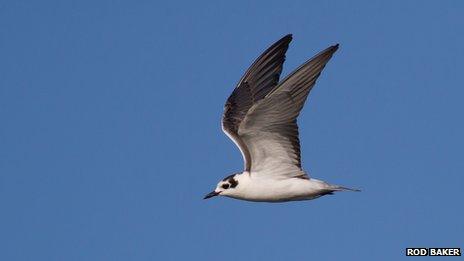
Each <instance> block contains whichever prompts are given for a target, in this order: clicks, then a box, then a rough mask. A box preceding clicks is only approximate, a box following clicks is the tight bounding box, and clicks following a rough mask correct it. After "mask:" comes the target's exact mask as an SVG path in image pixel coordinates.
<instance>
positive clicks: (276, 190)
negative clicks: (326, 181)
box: [231, 179, 323, 202]
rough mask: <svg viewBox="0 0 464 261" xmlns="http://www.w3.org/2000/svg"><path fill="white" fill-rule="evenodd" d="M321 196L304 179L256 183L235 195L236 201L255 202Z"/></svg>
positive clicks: (308, 198)
mask: <svg viewBox="0 0 464 261" xmlns="http://www.w3.org/2000/svg"><path fill="white" fill-rule="evenodd" d="M322 195H323V194H322V193H321V190H320V189H319V188H317V187H314V186H313V185H312V184H311V182H309V181H308V180H304V179H291V180H283V181H257V182H253V184H248V186H247V188H246V189H244V190H243V191H242V193H239V194H237V195H234V196H231V197H233V198H236V199H241V200H247V201H255V202H286V201H298V200H310V199H315V198H318V197H320V196H322Z"/></svg>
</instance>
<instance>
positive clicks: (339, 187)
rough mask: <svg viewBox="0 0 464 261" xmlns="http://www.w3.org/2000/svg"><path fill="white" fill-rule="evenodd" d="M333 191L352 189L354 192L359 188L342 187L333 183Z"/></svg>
mask: <svg viewBox="0 0 464 261" xmlns="http://www.w3.org/2000/svg"><path fill="white" fill-rule="evenodd" d="M332 189H333V191H354V192H360V191H361V190H360V189H354V188H347V187H342V186H338V185H333V186H332Z"/></svg>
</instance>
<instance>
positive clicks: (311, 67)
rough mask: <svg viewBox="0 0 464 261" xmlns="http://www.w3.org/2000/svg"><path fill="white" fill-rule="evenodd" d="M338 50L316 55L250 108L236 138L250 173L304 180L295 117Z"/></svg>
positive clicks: (335, 48)
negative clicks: (246, 156)
mask: <svg viewBox="0 0 464 261" xmlns="http://www.w3.org/2000/svg"><path fill="white" fill-rule="evenodd" d="M337 49H338V45H334V46H331V47H329V48H327V49H326V50H324V51H322V52H320V53H319V54H317V55H316V56H315V57H313V58H312V59H310V60H309V61H308V62H306V63H305V64H303V65H302V66H300V67H299V68H298V69H296V70H295V71H294V72H293V73H291V74H290V75H289V76H288V77H286V78H285V79H284V80H283V81H282V82H281V83H280V84H279V85H278V86H276V88H274V89H273V90H272V91H271V92H269V93H268V94H267V95H266V97H265V98H264V99H262V100H261V101H259V102H258V103H256V104H254V105H253V106H252V108H250V110H249V112H248V114H247V115H246V117H245V118H244V119H243V122H242V124H241V125H240V128H239V129H238V135H239V136H240V138H241V141H242V142H243V143H245V144H246V146H247V148H248V153H249V154H250V159H251V169H250V170H251V172H252V173H256V175H261V174H260V173H266V174H265V175H273V176H280V177H282V178H288V177H301V178H307V176H306V174H305V173H304V172H303V171H302V168H301V155H300V141H299V138H298V125H297V117H298V115H299V114H300V111H301V109H302V108H303V105H304V103H305V101H306V98H307V97H308V94H309V92H310V91H311V89H312V87H313V86H314V84H315V82H316V80H317V78H318V77H319V75H320V74H321V71H322V69H323V68H324V66H325V65H326V64H327V62H328V61H329V60H330V58H331V57H332V55H333V54H334V52H335V51H336V50H337ZM253 175H255V174H253Z"/></svg>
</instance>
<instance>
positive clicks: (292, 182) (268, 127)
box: [204, 34, 359, 202]
mask: <svg viewBox="0 0 464 261" xmlns="http://www.w3.org/2000/svg"><path fill="white" fill-rule="evenodd" d="M292 38H293V36H292V34H288V35H285V36H284V37H282V38H281V39H280V40H278V41H277V42H275V43H274V44H273V45H271V46H270V47H269V48H268V49H266V50H265V51H264V52H263V53H262V54H261V55H260V56H259V57H258V58H257V59H256V60H255V61H254V62H253V64H252V65H251V66H250V67H249V68H248V70H247V71H246V72H245V74H244V75H243V76H242V78H241V79H240V81H239V82H238V84H237V86H236V87H235V89H234V90H233V92H232V94H230V96H229V98H228V99H227V101H226V103H225V106H224V113H223V116H222V121H221V125H222V130H223V131H224V133H225V134H226V135H227V136H228V137H229V138H230V139H231V140H232V141H233V142H234V143H235V145H236V146H237V147H238V148H239V149H240V152H241V154H242V156H243V161H244V170H243V171H242V172H241V173H234V174H232V175H229V176H227V177H225V178H224V179H222V180H221V181H219V183H218V184H217V186H216V188H215V189H214V190H213V191H212V192H210V193H208V194H207V195H206V196H204V199H209V198H212V197H215V196H226V197H230V198H233V199H239V200H246V201H253V202H288V201H301V200H312V199H316V198H319V197H321V196H324V195H330V194H333V193H334V192H338V191H359V190H358V189H352V188H347V187H343V186H339V185H333V184H329V183H327V182H325V181H322V180H318V179H315V178H312V177H310V176H309V175H308V173H307V172H306V171H305V170H303V168H302V165H301V152H300V141H299V134H298V124H297V118H298V116H299V114H300V111H301V109H302V108H303V106H304V104H305V101H306V98H307V97H308V94H309V93H310V91H311V90H312V88H313V87H314V85H315V83H316V80H317V79H318V77H319V75H320V74H321V72H322V70H323V69H324V67H325V66H326V64H327V62H328V61H329V60H330V58H331V57H332V55H333V54H334V53H335V52H336V51H337V49H338V47H339V45H338V44H335V45H332V46H330V47H328V48H326V49H325V50H323V51H321V52H319V53H318V54H316V55H315V56H314V57H313V58H311V59H309V60H308V61H307V62H305V63H304V64H302V65H301V66H299V67H298V68H297V69H296V70H294V71H293V72H292V73H290V74H289V75H288V76H287V77H286V78H284V79H283V80H282V81H279V78H280V74H281V72H282V68H283V64H284V61H285V55H286V52H287V49H288V47H289V44H290V42H291V41H292Z"/></svg>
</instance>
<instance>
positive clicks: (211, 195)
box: [203, 191, 219, 199]
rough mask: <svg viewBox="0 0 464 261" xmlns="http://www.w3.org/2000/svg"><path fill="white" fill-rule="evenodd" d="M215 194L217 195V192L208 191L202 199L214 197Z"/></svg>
mask: <svg viewBox="0 0 464 261" xmlns="http://www.w3.org/2000/svg"><path fill="white" fill-rule="evenodd" d="M217 195H219V192H216V191H213V192H210V193H208V194H206V196H205V197H204V198H203V199H209V198H212V197H215V196H217Z"/></svg>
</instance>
